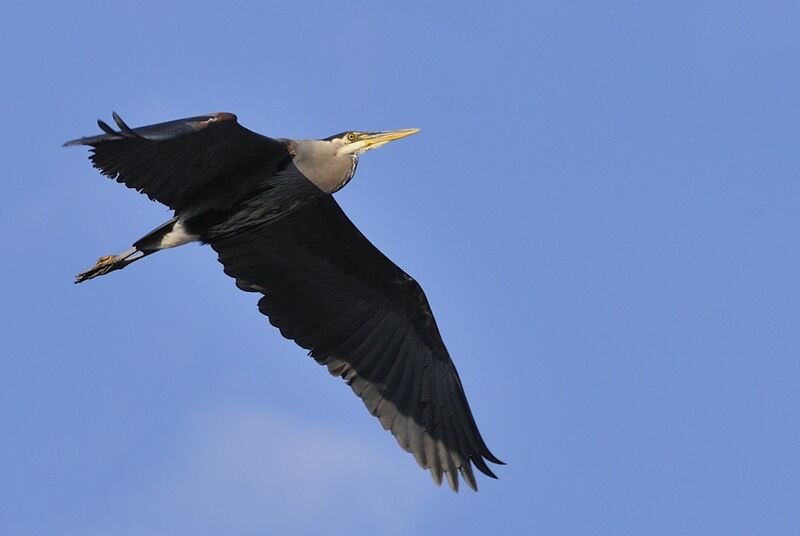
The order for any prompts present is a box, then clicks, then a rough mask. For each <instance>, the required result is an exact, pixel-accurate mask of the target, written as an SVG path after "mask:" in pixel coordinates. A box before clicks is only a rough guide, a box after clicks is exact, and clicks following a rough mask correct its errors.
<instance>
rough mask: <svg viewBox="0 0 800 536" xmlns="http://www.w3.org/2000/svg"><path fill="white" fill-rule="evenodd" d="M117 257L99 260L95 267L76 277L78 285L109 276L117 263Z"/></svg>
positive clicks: (105, 257) (112, 256) (104, 257)
mask: <svg viewBox="0 0 800 536" xmlns="http://www.w3.org/2000/svg"><path fill="white" fill-rule="evenodd" d="M116 259H117V256H116V255H105V256H103V257H100V258H99V259H97V262H96V263H94V266H92V267H91V268H89V269H88V270H86V271H85V272H81V273H79V274H78V275H76V276H75V282H76V283H83V282H84V281H86V280H88V279H92V278H94V277H97V276H100V275H103V274H107V273H108V272H109V271H110V270H111V267H112V266H114V262H115V261H116Z"/></svg>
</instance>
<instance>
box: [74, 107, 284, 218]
mask: <svg viewBox="0 0 800 536" xmlns="http://www.w3.org/2000/svg"><path fill="white" fill-rule="evenodd" d="M113 117H114V121H115V122H116V123H117V126H118V127H119V129H120V130H119V131H115V130H113V129H112V128H111V127H110V126H108V125H107V124H106V123H104V122H103V121H99V120H98V122H97V124H98V125H99V126H100V128H101V129H102V130H103V131H104V132H105V134H101V135H99V136H91V137H87V138H80V139H77V140H72V141H69V142H67V143H65V145H89V146H91V147H92V155H91V157H90V158H91V160H92V163H93V164H94V166H95V167H96V168H97V169H99V170H100V171H101V172H102V173H103V174H104V175H106V176H108V177H111V178H112V179H115V180H116V181H117V182H120V183H123V184H125V185H126V186H128V187H130V188H135V189H136V190H138V191H140V192H142V193H145V194H147V196H148V197H150V199H153V200H156V201H158V202H160V203H163V204H165V205H167V206H169V207H170V208H173V209H177V210H180V209H182V208H184V207H186V206H187V205H188V204H189V203H190V202H192V201H193V200H194V198H195V196H196V195H197V194H198V192H200V191H201V190H203V189H204V188H206V187H208V186H209V185H210V184H211V183H212V182H214V181H215V180H218V179H223V181H225V182H229V181H239V182H241V181H248V180H251V179H252V177H254V176H255V175H267V176H268V175H269V174H270V173H272V172H274V171H275V169H276V168H277V166H278V163H279V162H280V161H282V160H284V159H285V158H287V157H288V154H287V152H286V148H285V145H284V143H283V142H281V141H280V140H276V139H273V138H268V137H266V136H262V135H260V134H257V133H255V132H252V131H250V130H247V129H246V128H244V127H242V126H241V125H239V123H238V122H237V121H236V116H235V115H234V114H231V113H215V114H209V115H201V116H197V117H189V118H186V119H178V120H176V121H169V122H166V123H158V124H155V125H149V126H145V127H140V128H134V129H132V128H130V127H128V126H127V125H126V124H125V122H123V121H122V119H121V118H120V117H119V116H118V115H117V114H116V113H114V114H113ZM262 168H263V171H262V172H261V173H259V171H261V170H262ZM237 186H239V187H237ZM216 190H217V193H219V194H224V195H226V196H231V195H235V194H236V193H237V192H242V191H246V190H247V187H246V186H245V187H242V185H237V184H224V185H221V186H220V187H218V188H216ZM226 190H227V191H226ZM228 204H230V203H228Z"/></svg>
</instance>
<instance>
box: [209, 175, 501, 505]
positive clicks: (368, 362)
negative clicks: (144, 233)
mask: <svg viewBox="0 0 800 536" xmlns="http://www.w3.org/2000/svg"><path fill="white" fill-rule="evenodd" d="M290 168H291V169H293V166H290ZM291 173H292V171H289V172H288V174H291ZM294 173H297V172H296V171H295V172H294ZM286 177H287V175H286V174H284V175H283V178H284V179H286ZM300 179H302V182H303V183H305V184H306V186H301V185H298V183H296V182H295V183H293V184H291V186H277V187H276V186H275V185H276V184H278V183H279V181H276V182H273V187H274V188H275V190H273V191H271V192H265V193H262V194H260V195H263V199H259V198H258V197H256V198H253V199H251V200H250V201H249V203H251V206H250V207H247V208H245V210H244V212H247V213H248V214H249V216H244V215H243V216H241V218H240V219H239V221H241V222H244V221H245V220H247V219H248V218H249V219H250V222H251V224H252V223H253V217H252V214H253V211H255V210H258V209H259V208H261V209H263V210H264V212H262V213H261V216H259V219H260V221H261V222H262V223H261V224H260V225H251V226H250V227H249V228H244V229H242V228H240V229H238V231H235V232H234V230H233V229H232V228H229V229H228V230H227V231H228V232H224V231H220V234H219V235H217V236H216V237H215V236H211V235H209V236H208V237H206V238H205V240H206V241H207V242H209V243H210V244H211V246H212V247H213V248H214V249H215V250H216V251H217V253H218V254H219V260H220V262H221V263H222V264H223V265H224V268H225V273H227V274H228V275H230V276H232V277H234V278H236V283H237V286H239V288H241V289H243V290H247V291H253V292H260V293H262V294H264V297H263V298H261V299H260V300H259V302H258V307H259V310H260V311H261V312H262V313H264V314H265V315H267V316H269V319H270V322H271V323H272V324H273V325H274V326H276V327H277V328H279V329H280V331H281V333H282V334H283V335H284V336H285V337H287V338H289V339H293V340H294V341H296V342H297V344H299V345H300V346H302V347H303V348H306V349H308V350H310V352H309V355H311V356H312V357H314V359H316V360H317V362H319V363H320V364H324V365H327V367H328V370H329V371H330V372H331V374H333V375H335V376H341V377H342V378H344V380H345V381H347V383H348V384H349V385H350V386H351V387H352V389H353V391H354V392H355V393H356V394H357V395H358V396H359V397H361V399H362V400H363V401H364V404H365V405H366V406H367V409H368V410H369V411H370V413H372V414H373V415H375V416H376V417H378V418H379V419H380V421H381V424H382V425H383V427H384V428H385V429H387V430H391V432H392V434H394V436H395V437H396V438H397V441H398V443H399V444H400V446H401V447H403V448H404V449H405V450H407V451H409V452H411V453H413V455H414V457H415V458H416V460H417V462H418V463H419V464H420V465H421V466H422V467H423V468H427V469H430V471H431V473H432V475H433V477H434V480H435V481H436V482H437V484H438V483H441V480H442V473H443V472H444V473H445V475H446V476H447V479H448V482H449V484H450V486H451V487H452V488H453V489H454V490H457V489H458V476H457V472H456V471H457V470H458V471H460V472H461V475H462V476H463V477H464V479H465V480H466V481H467V483H468V484H469V486H470V487H471V488H473V489H477V488H476V483H475V476H474V474H473V472H472V467H471V465H470V463H472V464H474V465H475V467H477V468H478V469H479V470H480V471H482V472H483V473H485V474H487V475H489V476H491V477H493V478H496V477H495V475H494V474H493V473H492V471H491V470H490V469H489V467H488V466H487V465H486V461H485V460H489V461H491V462H493V463H498V464H499V463H502V462H500V460H498V459H497V458H495V457H494V456H493V455H492V454H491V452H489V449H488V448H487V447H486V444H485V443H484V441H483V439H482V438H481V435H480V433H479V432H478V428H477V426H476V424H475V421H474V419H473V417H472V413H471V411H470V409H469V405H468V404H467V399H466V397H465V395H464V390H463V388H462V386H461V381H460V380H459V378H458V373H457V372H456V369H455V366H454V365H453V362H452V361H451V359H450V356H449V354H448V353H447V349H446V348H445V346H444V343H443V342H442V339H441V336H440V335H439V330H438V328H437V327H436V322H435V321H434V318H433V314H432V313H431V309H430V307H429V305H428V301H427V299H426V297H425V294H424V293H423V291H422V289H421V288H420V286H419V285H418V284H417V282H416V281H414V279H412V278H411V277H410V276H409V275H408V274H406V273H405V272H403V271H402V270H401V269H400V268H398V267H397V266H396V265H395V264H394V263H393V262H392V261H390V260H389V259H388V258H387V257H385V256H384V255H383V254H382V253H381V252H380V251H378V249H377V248H375V246H373V245H372V244H371V243H370V242H369V241H368V240H367V239H366V238H365V237H364V235H362V234H361V233H360V232H359V231H358V229H357V228H356V227H355V225H353V223H352V222H351V221H350V220H349V219H348V218H347V216H346V215H345V214H344V212H343V211H342V210H341V208H340V207H339V205H338V204H337V203H336V201H334V199H333V197H331V196H330V195H326V194H323V193H322V192H320V191H319V190H317V189H316V188H315V187H313V185H311V184H310V183H308V182H307V181H306V179H305V178H303V177H302V175H301V176H300ZM289 182H291V181H289ZM278 189H280V190H281V191H276V190H278ZM288 189H291V191H292V193H291V194H289V195H286V191H288ZM290 198H291V199H290ZM276 199H281V200H282V201H281V202H280V203H279V205H280V206H281V207H283V208H275V205H274V203H275V200H276ZM264 207H268V208H264ZM287 207H288V208H287ZM273 209H274V210H273ZM233 219H236V218H233ZM265 221H266V222H267V223H263V222H265Z"/></svg>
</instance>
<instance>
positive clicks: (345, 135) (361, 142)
mask: <svg viewBox="0 0 800 536" xmlns="http://www.w3.org/2000/svg"><path fill="white" fill-rule="evenodd" d="M417 132H419V129H418V128H404V129H401V130H387V131H385V132H358V131H349V132H342V133H341V134H335V135H333V136H331V137H329V138H325V139H326V140H327V141H329V142H331V143H333V144H334V145H335V146H336V147H337V150H336V153H337V154H338V155H339V156H344V155H350V156H355V157H358V156H359V155H361V154H363V153H365V152H367V151H369V150H372V149H376V148H378V147H380V146H382V145H386V144H387V143H389V142H390V141H394V140H399V139H400V138H405V137H406V136H410V135H412V134H416V133H417Z"/></svg>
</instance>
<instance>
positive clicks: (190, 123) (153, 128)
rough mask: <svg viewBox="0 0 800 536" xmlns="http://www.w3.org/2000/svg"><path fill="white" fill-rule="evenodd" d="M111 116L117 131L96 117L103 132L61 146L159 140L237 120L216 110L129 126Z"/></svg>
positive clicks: (117, 116) (234, 116) (112, 114)
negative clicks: (127, 139) (182, 117)
mask: <svg viewBox="0 0 800 536" xmlns="http://www.w3.org/2000/svg"><path fill="white" fill-rule="evenodd" d="M111 117H112V118H113V119H114V123H116V124H117V127H119V131H118V132H117V131H115V130H114V129H113V128H111V127H110V126H109V125H108V123H106V122H105V121H103V120H102V119H98V120H97V126H99V127H100V129H101V130H102V131H103V132H105V134H100V135H99V136H87V137H84V138H78V139H74V140H70V141H68V142H65V143H64V145H63V146H64V147H71V146H75V145H96V144H98V143H102V142H105V141H112V140H122V139H125V138H143V139H146V140H151V141H160V140H167V139H172V138H178V137H180V136H185V135H187V134H192V133H194V132H198V131H200V130H203V129H204V128H206V127H208V126H211V125H213V124H215V123H219V122H221V121H232V122H234V123H236V122H237V117H236V114H232V113H230V112H217V113H212V114H206V115H198V116H195V117H187V118H185V119H177V120H174V121H166V122H164V123H156V124H154V125H148V126H145V127H139V128H130V127H129V126H128V125H127V124H126V123H125V121H123V120H122V118H121V117H120V116H119V114H117V112H112V113H111Z"/></svg>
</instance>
